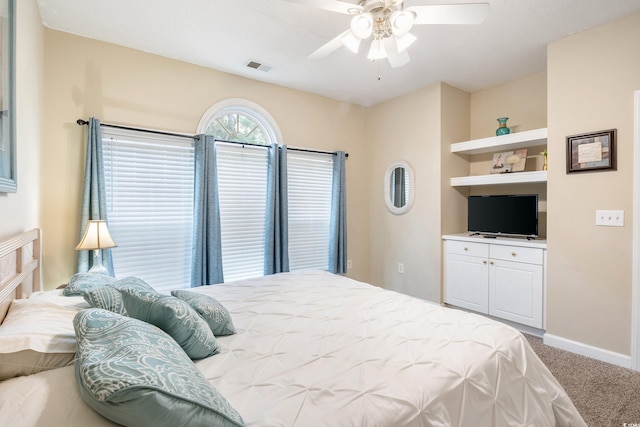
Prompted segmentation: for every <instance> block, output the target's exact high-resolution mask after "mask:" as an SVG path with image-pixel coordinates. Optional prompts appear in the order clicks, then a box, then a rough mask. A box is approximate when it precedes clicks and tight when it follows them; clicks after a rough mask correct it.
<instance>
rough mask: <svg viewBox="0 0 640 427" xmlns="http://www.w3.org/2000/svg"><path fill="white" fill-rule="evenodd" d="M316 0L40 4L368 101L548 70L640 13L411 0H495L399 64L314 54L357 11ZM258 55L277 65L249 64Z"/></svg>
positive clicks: (432, 34)
mask: <svg viewBox="0 0 640 427" xmlns="http://www.w3.org/2000/svg"><path fill="white" fill-rule="evenodd" d="M313 1H314V0H307V1H305V0H298V1H297V2H296V1H294V0H290V1H283V0H180V1H177V0H109V1H104V0H38V6H39V8H40V14H41V16H42V22H43V24H44V25H45V26H46V27H48V28H52V29H55V30H60V31H65V32H69V33H73V34H77V35H81V36H84V37H89V38H93V39H97V40H102V41H105V42H109V43H114V44H117V45H122V46H126V47H130V48H133V49H138V50H141V51H145V52H150V53H154V54H157V55H162V56H166V57H169V58H174V59H178V60H181V61H185V62H189V63H193V64H198V65H202V66H205V67H209V68H213V69H216V70H220V71H225V72H228V73H232V74H237V75H240V76H244V77H248V78H251V79H255V80H261V81H264V82H270V83H274V84H278V85H281V86H286V87H290V88H294V89H298V90H302V91H306V92H312V93H316V94H320V95H324V96H327V97H329V98H333V99H337V100H342V101H347V102H351V103H355V104H360V105H364V106H370V105H373V104H376V103H378V102H381V101H384V100H386V99H390V98H393V97H396V96H398V95H402V94H404V93H408V92H411V91H413V90H415V89H418V88H421V87H425V86H428V85H431V84H433V83H436V82H439V81H443V82H446V83H448V84H450V85H453V86H455V87H458V88H460V89H463V90H465V91H468V92H474V91H477V90H480V89H483V88H487V87H490V86H493V85H496V84H500V83H503V82H507V81H511V80H514V79H517V78H520V77H524V76H527V75H530V74H534V73H537V72H540V71H543V70H545V69H546V45H547V44H548V43H549V42H552V41H554V40H558V39H561V38H564V37H566V36H568V35H570V34H573V33H576V32H579V31H583V30H585V29H588V28H592V27H594V26H597V25H600V24H602V23H605V22H609V21H612V20H615V19H617V18H620V17H622V16H626V15H630V14H632V13H635V12H640V0H454V1H452V0H405V7H409V6H412V5H422V4H454V3H464V2H488V3H490V7H491V12H490V14H489V17H488V18H487V19H486V20H485V21H484V22H483V23H482V24H480V25H420V26H415V27H414V29H413V30H412V32H413V34H415V35H416V36H417V37H418V40H417V41H416V42H415V43H414V44H413V45H411V46H410V47H409V49H408V51H409V54H410V56H411V59H412V60H411V62H410V63H409V64H407V65H405V66H403V67H401V68H391V67H390V66H389V64H388V62H387V61H386V60H383V61H378V62H371V61H369V60H368V59H367V58H366V51H365V49H362V48H361V52H360V53H359V54H353V53H351V52H350V51H348V50H347V49H346V48H340V49H339V50H338V51H336V52H334V53H333V54H332V55H330V56H329V57H327V58H323V59H318V60H309V59H307V58H306V57H307V55H308V54H310V53H311V52H313V51H314V50H316V49H317V48H318V47H320V46H322V45H323V44H324V43H326V42H327V41H329V40H330V39H332V38H333V37H335V36H336V35H338V34H339V33H341V32H343V31H344V30H346V29H347V28H348V26H349V20H350V18H351V17H350V16H349V15H343V14H339V13H336V12H329V11H326V10H321V9H317V8H314V7H312V6H310V5H309V3H313ZM316 1H317V0H316ZM327 1H331V0H327ZM344 1H348V2H351V3H357V0H344ZM595 60H596V58H594V61H595ZM249 61H256V62H259V63H263V64H265V65H268V66H271V67H272V69H271V70H270V71H268V72H265V71H261V70H255V69H252V68H248V67H246V64H247V62H249ZM378 76H380V79H378Z"/></svg>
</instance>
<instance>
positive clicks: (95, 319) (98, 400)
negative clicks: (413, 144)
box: [73, 308, 244, 427]
mask: <svg viewBox="0 0 640 427" xmlns="http://www.w3.org/2000/svg"><path fill="white" fill-rule="evenodd" d="M73 326H74V328H75V331H76V339H77V341H78V353H77V357H76V362H75V375H76V383H77V385H78V389H79V391H80V395H81V396H82V399H83V400H84V401H85V402H86V403H87V404H88V405H89V406H90V407H91V408H93V409H94V410H95V411H96V412H98V413H99V414H101V415H102V416H104V417H106V418H108V419H110V420H111V421H114V422H116V423H118V424H122V425H125V426H160V427H164V426H166V427H175V426H186V425H188V426H189V427H205V426H207V427H208V426H225V427H227V426H243V425H244V421H243V420H242V417H241V416H240V414H238V412H237V411H236V410H235V409H234V408H233V407H231V405H230V404H229V402H227V400H226V399H225V398H224V397H223V396H222V395H221V394H220V393H218V392H217V391H216V390H215V389H213V388H212V387H211V385H210V384H209V383H208V382H207V380H206V379H205V378H204V376H203V375H202V373H200V371H199V370H198V368H197V367H196V366H195V365H194V364H193V362H192V361H191V360H190V359H189V357H188V356H187V355H186V354H185V352H184V351H183V350H182V349H181V348H180V347H179V346H178V345H177V344H176V343H175V341H174V340H172V339H171V338H170V337H169V336H167V334H165V333H164V332H162V331H161V330H160V329H159V328H156V327H155V326H153V325H149V324H148V323H145V322H141V321H139V320H136V319H132V318H130V317H124V316H120V315H119V314H116V313H113V312H110V311H106V310H100V309H94V308H92V309H87V310H83V311H81V312H79V313H78V314H77V315H76V316H75V318H74V321H73ZM115 344H117V345H115Z"/></svg>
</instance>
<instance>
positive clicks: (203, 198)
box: [191, 135, 224, 287]
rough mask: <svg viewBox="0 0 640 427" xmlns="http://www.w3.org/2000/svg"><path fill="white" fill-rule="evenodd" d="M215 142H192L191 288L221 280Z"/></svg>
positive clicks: (202, 138) (204, 137)
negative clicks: (193, 164) (193, 167)
mask: <svg viewBox="0 0 640 427" xmlns="http://www.w3.org/2000/svg"><path fill="white" fill-rule="evenodd" d="M216 169H217V166H216V149H215V139H214V137H213V136H211V135H198V137H197V139H196V141H195V176H194V183H193V185H194V203H193V209H194V217H193V250H192V257H191V258H192V261H191V262H192V267H191V287H196V286H202V285H212V284H215V283H222V282H223V281H224V273H223V270H222V240H221V237H220V201H219V199H218V173H217V170H216Z"/></svg>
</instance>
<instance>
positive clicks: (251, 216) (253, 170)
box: [216, 142, 268, 282]
mask: <svg viewBox="0 0 640 427" xmlns="http://www.w3.org/2000/svg"><path fill="white" fill-rule="evenodd" d="M267 150H268V148H266V147H254V146H242V145H236V144H224V143H221V142H217V143H216V155H217V166H218V195H219V198H220V227H221V238H222V268H223V270H224V281H225V282H231V281H234V280H240V279H246V278H250V277H257V276H262V275H263V274H264V244H265V238H264V226H265V217H266V209H267V179H266V178H267V159H268V158H267V156H268V151H267Z"/></svg>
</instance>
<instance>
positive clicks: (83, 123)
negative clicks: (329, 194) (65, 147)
mask: <svg viewBox="0 0 640 427" xmlns="http://www.w3.org/2000/svg"><path fill="white" fill-rule="evenodd" d="M76 123H77V124H78V125H80V126H84V125H88V124H89V122H88V121H87V120H83V119H78V120H76ZM100 126H105V127H109V128H114V129H124V130H133V131H138V132H147V133H153V134H156V135H167V136H177V137H181V138H190V139H199V137H198V135H189V134H185V133H174V132H165V131H161V130H153V129H144V128H136V127H131V126H122V125H112V124H108V123H100ZM216 141H218V142H224V143H227V144H239V145H250V146H256V147H266V148H269V146H268V145H263V144H256V143H251V142H238V141H225V140H224V139H216ZM287 150H292V151H302V152H305V153H318V154H333V155H336V154H337V153H336V152H335V151H322V150H311V149H308V148H295V147H287ZM344 156H345V157H349V153H345V154H344Z"/></svg>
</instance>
